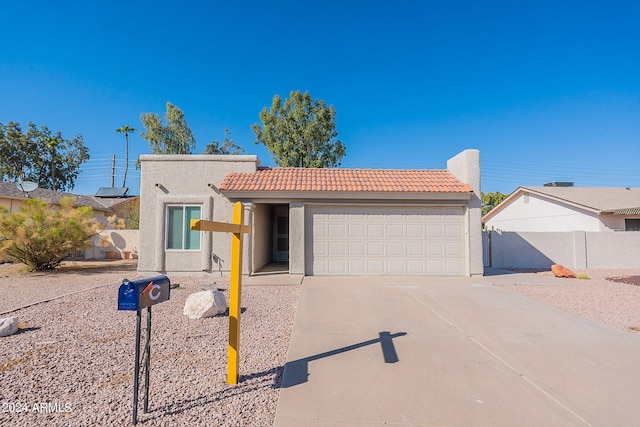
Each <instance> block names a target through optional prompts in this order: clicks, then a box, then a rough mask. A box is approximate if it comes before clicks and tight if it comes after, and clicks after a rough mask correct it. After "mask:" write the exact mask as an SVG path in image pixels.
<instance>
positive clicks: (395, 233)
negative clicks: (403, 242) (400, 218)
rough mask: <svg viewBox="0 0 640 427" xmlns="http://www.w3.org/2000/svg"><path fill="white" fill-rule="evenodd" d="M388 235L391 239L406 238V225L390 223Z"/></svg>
mask: <svg viewBox="0 0 640 427" xmlns="http://www.w3.org/2000/svg"><path fill="white" fill-rule="evenodd" d="M387 237H389V238H390V239H404V225H403V224H389V225H388V226H387Z"/></svg>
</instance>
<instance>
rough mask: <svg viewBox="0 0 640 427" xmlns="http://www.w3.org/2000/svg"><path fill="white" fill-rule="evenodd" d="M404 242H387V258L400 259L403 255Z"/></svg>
mask: <svg viewBox="0 0 640 427" xmlns="http://www.w3.org/2000/svg"><path fill="white" fill-rule="evenodd" d="M404 248H405V242H388V243H387V255H388V256H389V257H401V256H403V255H404Z"/></svg>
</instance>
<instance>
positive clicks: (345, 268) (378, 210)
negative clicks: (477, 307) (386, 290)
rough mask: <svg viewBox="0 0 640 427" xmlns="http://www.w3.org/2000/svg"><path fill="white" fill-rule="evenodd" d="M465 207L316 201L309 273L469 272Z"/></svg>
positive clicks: (309, 225) (309, 224)
mask: <svg viewBox="0 0 640 427" xmlns="http://www.w3.org/2000/svg"><path fill="white" fill-rule="evenodd" d="M462 219H463V208H462V207H460V208H455V207H451V208H433V207H388V206H386V207H383V206H380V207H367V206H362V207H360V206H313V207H307V210H306V217H305V257H306V259H305V269H306V274H308V275H334V276H335V275H464V274H465V244H464V226H463V221H462Z"/></svg>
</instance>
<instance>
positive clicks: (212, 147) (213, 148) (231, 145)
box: [204, 128, 244, 154]
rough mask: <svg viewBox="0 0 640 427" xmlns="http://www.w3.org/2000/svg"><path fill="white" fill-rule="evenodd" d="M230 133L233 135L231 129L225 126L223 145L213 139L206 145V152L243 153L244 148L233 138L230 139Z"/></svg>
mask: <svg viewBox="0 0 640 427" xmlns="http://www.w3.org/2000/svg"><path fill="white" fill-rule="evenodd" d="M229 135H231V131H230V130H229V129H227V128H224V139H223V140H222V145H220V143H219V142H218V141H216V140H214V141H211V143H210V144H207V146H206V147H204V154H243V153H244V148H242V147H240V146H239V145H237V144H236V142H235V141H234V140H233V139H230V138H229Z"/></svg>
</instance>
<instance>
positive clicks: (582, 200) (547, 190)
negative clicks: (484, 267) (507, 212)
mask: <svg viewBox="0 0 640 427" xmlns="http://www.w3.org/2000/svg"><path fill="white" fill-rule="evenodd" d="M522 193H530V194H535V195H538V196H541V197H544V198H547V199H552V200H556V201H559V202H563V203H565V204H568V205H572V206H575V207H579V208H582V209H586V210H589V211H592V212H594V213H596V214H598V215H601V214H613V215H637V214H640V188H624V187H615V188H600V187H519V188H517V189H516V191H514V192H513V193H511V194H510V195H509V197H507V198H506V199H504V200H503V201H502V202H501V203H499V204H498V206H496V207H495V208H494V209H492V210H491V211H490V212H489V213H487V214H486V215H485V216H484V217H483V218H482V220H483V221H485V222H486V221H487V220H489V219H491V218H492V217H493V216H495V215H496V214H497V213H498V212H500V211H501V210H502V209H504V208H506V207H507V206H508V205H509V204H510V203H511V201H512V200H514V199H515V198H516V197H518V195H520V194H522Z"/></svg>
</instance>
